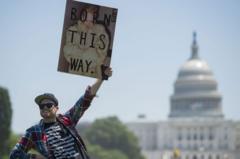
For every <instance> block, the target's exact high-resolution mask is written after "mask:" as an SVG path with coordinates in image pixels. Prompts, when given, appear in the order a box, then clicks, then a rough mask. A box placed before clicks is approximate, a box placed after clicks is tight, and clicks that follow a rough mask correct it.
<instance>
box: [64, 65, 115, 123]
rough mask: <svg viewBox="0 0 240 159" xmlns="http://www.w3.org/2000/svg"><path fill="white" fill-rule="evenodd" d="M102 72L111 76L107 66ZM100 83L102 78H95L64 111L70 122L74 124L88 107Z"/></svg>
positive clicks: (110, 70)
mask: <svg viewBox="0 0 240 159" xmlns="http://www.w3.org/2000/svg"><path fill="white" fill-rule="evenodd" d="M104 73H105V75H107V76H108V77H110V76H112V69H111V68H110V67H108V68H106V70H105V71H104ZM102 83H103V80H102V79H97V80H96V81H95V82H94V83H93V84H92V85H91V86H89V87H88V88H87V89H86V91H85V93H84V95H83V96H82V97H81V98H80V99H79V100H78V101H77V102H76V104H75V105H74V106H73V107H72V108H71V109H70V110H68V111H67V112H66V113H65V116H66V117H67V118H69V119H70V120H71V122H72V124H74V125H76V124H77V122H78V121H79V119H80V118H81V116H82V115H83V113H84V112H85V111H86V110H87V109H88V108H89V106H90V104H91V102H92V99H93V98H94V97H95V95H96V93H97V91H98V90H99V88H100V87H101V85H102Z"/></svg>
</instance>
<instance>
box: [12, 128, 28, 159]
mask: <svg viewBox="0 0 240 159" xmlns="http://www.w3.org/2000/svg"><path fill="white" fill-rule="evenodd" d="M31 148H33V143H32V140H31V133H30V132H29V130H27V131H26V133H25V134H24V135H23V136H22V137H21V139H20V141H19V142H18V143H17V144H16V145H15V147H14V148H13V150H12V151H11V153H10V159H30V158H31V156H32V154H30V153H28V151H29V150H30V149H31Z"/></svg>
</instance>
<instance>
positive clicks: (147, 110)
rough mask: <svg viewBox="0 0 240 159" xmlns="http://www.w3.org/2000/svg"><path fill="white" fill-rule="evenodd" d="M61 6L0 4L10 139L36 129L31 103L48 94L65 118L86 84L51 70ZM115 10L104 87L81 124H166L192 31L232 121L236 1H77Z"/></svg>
mask: <svg viewBox="0 0 240 159" xmlns="http://www.w3.org/2000/svg"><path fill="white" fill-rule="evenodd" d="M65 2H66V0H51V1H49V0H41V1H35V0H33V1H31V0H21V1H17V0H12V1H6V0H3V1H1V2H0V24H1V25H0V26H1V29H0V35H1V36H0V74H1V75H0V76H1V77H0V86H3V87H6V88H7V89H8V90H9V93H10V97H11V102H12V108H13V119H12V128H13V130H14V131H15V132H17V133H19V132H24V130H25V129H26V128H28V127H29V126H31V125H32V124H34V123H36V122H38V120H39V119H40V115H39V110H38V107H37V105H36V104H35V103H34V98H35V96H37V95H38V94H41V93H44V92H52V93H54V94H55V95H56V96H57V97H58V99H59V102H60V110H59V112H60V113H63V112H65V111H66V110H67V109H68V108H69V107H70V106H72V105H73V104H74V103H75V101H76V100H77V99H78V98H79V97H80V96H81V95H82V93H83V92H84V90H85V88H86V86H87V85H88V84H92V83H93V82H94V79H92V78H89V77H83V76H77V75H72V74H66V73H61V72H58V71H57V65H58V57H59V49H60V41H61V34H62V26H63V19H64V11H65ZM83 2H89V3H95V4H99V5H105V6H109V7H114V8H118V9H119V11H118V18H117V25H116V30H115V40H114V46H113V56H112V62H111V64H112V68H113V71H114V73H113V77H112V78H111V79H110V80H109V81H106V82H104V84H103V86H102V87H101V89H100V90H99V92H98V95H99V97H98V98H96V99H95V100H94V101H93V103H92V106H91V108H90V109H89V110H88V111H87V112H86V114H85V115H84V116H83V118H82V120H83V121H86V120H88V121H89V120H90V121H93V120H94V119H95V118H100V117H106V116H109V115H117V116H118V117H119V118H120V119H121V120H123V121H133V120H136V117H137V115H138V114H139V113H144V114H146V116H147V120H155V121H156V120H166V119H167V116H168V114H169V96H170V95H171V94H172V93H173V83H174V81H175V80H176V77H177V73H178V71H179V68H180V66H181V65H182V64H183V63H184V62H185V61H186V60H187V59H188V58H189V57H190V45H191V43H192V32H193V31H194V30H196V31H197V34H198V36H197V41H198V44H199V47H200V48H199V49H200V50H199V51H200V52H199V54H200V57H201V58H203V59H204V60H206V61H207V62H208V64H209V66H210V68H211V69H212V71H213V72H214V76H215V78H216V80H217V81H218V84H219V85H218V89H219V91H220V92H221V93H222V95H223V103H222V104H223V111H224V114H225V117H226V118H227V119H233V120H239V119H240V116H239V114H240V107H239V106H238V105H239V104H238V103H239V101H238V99H239V90H240V85H239V81H240V74H239V68H240V62H239V59H240V31H239V28H240V10H239V8H240V1H238V0H221V1H219V0H211V1H209V0H202V1H194V0H182V1H178V0H170V1H166V0H165V1H164V0H150V1H143V0H138V1H137V0H131V1H128V0H114V1H110V0H109V1H108V0H102V1H97V0H89V1H86V0H84V1H83Z"/></svg>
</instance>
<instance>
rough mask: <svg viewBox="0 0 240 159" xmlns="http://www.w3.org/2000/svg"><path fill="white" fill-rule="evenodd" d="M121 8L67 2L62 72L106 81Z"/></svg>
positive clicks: (62, 45) (59, 63)
mask: <svg viewBox="0 0 240 159" xmlns="http://www.w3.org/2000/svg"><path fill="white" fill-rule="evenodd" d="M116 19H117V9H116V8H110V7H105V6H100V5H95V4H89V3H83V2H79V1H73V0H67V3H66V10H65V18H64V25H63V33H62V41H61V47H60V56H59V61H58V71H61V72H66V73H72V74H77V75H83V76H89V77H93V78H102V75H103V73H102V72H103V70H104V68H105V67H104V66H103V65H102V64H105V65H107V66H109V65H110V61H111V56H112V47H113V38H114V31H115V24H116Z"/></svg>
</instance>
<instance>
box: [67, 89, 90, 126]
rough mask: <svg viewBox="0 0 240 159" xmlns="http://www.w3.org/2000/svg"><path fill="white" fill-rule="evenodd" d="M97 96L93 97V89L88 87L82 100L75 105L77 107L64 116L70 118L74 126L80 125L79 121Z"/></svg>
mask: <svg viewBox="0 0 240 159" xmlns="http://www.w3.org/2000/svg"><path fill="white" fill-rule="evenodd" d="M94 96H95V95H91V87H90V86H88V87H87V89H86V91H85V93H84V95H83V96H81V97H80V99H79V100H78V101H77V102H76V103H75V105H74V106H73V107H72V108H70V109H69V110H68V111H67V112H66V113H65V114H64V116H66V117H67V118H69V119H70V120H71V122H72V124H74V126H75V125H76V124H77V123H78V121H79V119H80V118H81V117H82V115H83V113H84V112H85V111H86V110H87V109H88V108H89V106H90V104H91V102H92V99H93V98H94Z"/></svg>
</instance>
